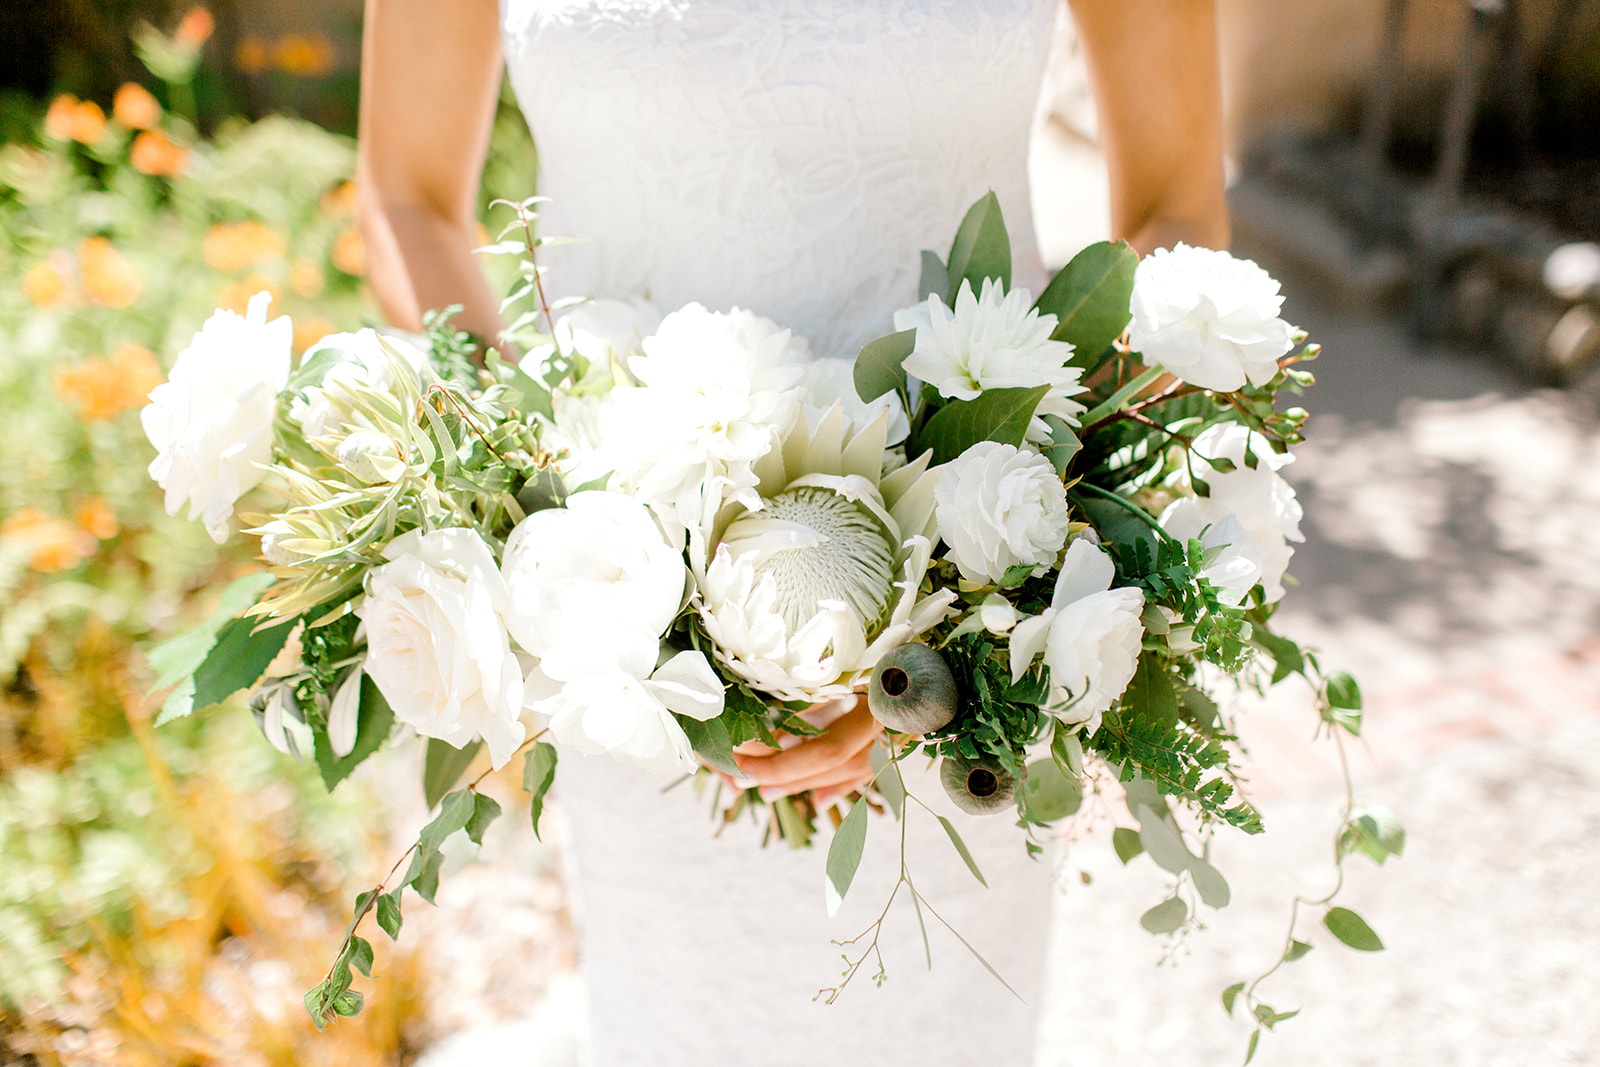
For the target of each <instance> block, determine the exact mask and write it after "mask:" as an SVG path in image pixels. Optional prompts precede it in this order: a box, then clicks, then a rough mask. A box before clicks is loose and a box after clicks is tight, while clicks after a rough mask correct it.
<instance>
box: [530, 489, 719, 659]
mask: <svg viewBox="0 0 1600 1067" xmlns="http://www.w3.org/2000/svg"><path fill="white" fill-rule="evenodd" d="M501 559H502V573H503V574H504V575H505V581H506V586H507V588H508V589H509V590H510V597H511V603H510V610H509V612H508V613H507V616H506V623H507V625H508V626H509V627H510V630H511V634H512V636H513V637H515V638H516V639H517V643H518V644H520V645H521V646H522V647H523V648H524V649H526V650H527V651H528V652H531V653H533V654H534V655H535V656H538V657H540V658H541V659H548V658H549V657H551V656H552V655H555V656H560V655H564V654H571V653H570V651H569V650H563V646H589V645H593V646H604V645H608V644H610V643H613V642H614V641H617V640H620V638H619V637H618V636H617V635H619V634H622V633H624V632H626V631H634V630H636V631H638V632H639V633H641V634H643V635H644V637H645V639H646V641H647V642H650V643H652V647H653V643H654V642H658V641H659V640H660V638H661V635H662V634H663V633H664V632H665V631H666V629H667V627H668V626H669V625H671V623H672V619H673V617H674V616H676V615H677V613H678V609H679V608H680V607H682V606H683V595H684V586H685V583H686V582H687V580H688V570H687V568H686V567H685V566H684V563H683V553H682V550H681V549H679V548H678V547H676V546H674V545H671V544H669V543H668V542H667V539H666V537H665V536H664V535H663V534H662V532H661V528H660V527H659V526H658V525H657V524H656V521H655V519H654V518H653V517H652V516H651V514H650V511H649V509H648V508H646V507H645V506H644V505H643V504H641V503H639V502H638V501H637V500H634V499H633V498H632V497H628V496H625V495H623V494H621V493H608V492H599V491H593V490H591V491H589V492H583V493H574V494H572V495H571V496H570V497H568V498H567V503H566V506H565V507H561V508H547V509H545V510H543V511H536V512H534V513H533V514H532V515H529V516H528V517H527V518H526V519H523V520H522V521H521V522H520V523H518V524H517V526H516V528H515V529H513V530H512V531H511V534H510V536H509V537H507V538H506V547H505V552H504V553H502V556H501ZM652 665H653V664H652ZM544 669H545V673H546V674H551V676H552V677H556V676H555V675H554V674H552V673H551V671H550V670H549V668H548V666H545V668H544ZM646 673H648V669H647V670H646Z"/></svg>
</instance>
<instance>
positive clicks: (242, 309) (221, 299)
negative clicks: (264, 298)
mask: <svg viewBox="0 0 1600 1067" xmlns="http://www.w3.org/2000/svg"><path fill="white" fill-rule="evenodd" d="M263 291H265V292H267V293H269V294H271V296H272V302H273V303H277V302H278V296H279V293H278V287H277V286H276V285H275V284H273V282H272V279H270V278H264V277H262V276H261V275H259V274H252V275H250V276H249V277H248V278H246V279H245V280H244V281H242V282H234V283H233V284H232V285H227V286H223V289H222V292H220V293H218V294H217V307H219V308H223V309H225V310H227V311H232V312H233V313H235V314H237V315H243V314H245V313H246V312H248V311H249V310H250V298H251V297H252V296H255V295H256V294H257V293H259V292H263Z"/></svg>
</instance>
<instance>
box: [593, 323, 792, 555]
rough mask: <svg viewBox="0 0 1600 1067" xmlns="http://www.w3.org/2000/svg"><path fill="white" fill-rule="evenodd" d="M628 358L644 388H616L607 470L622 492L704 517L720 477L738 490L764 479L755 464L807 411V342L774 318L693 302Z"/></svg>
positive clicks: (683, 518)
mask: <svg viewBox="0 0 1600 1067" xmlns="http://www.w3.org/2000/svg"><path fill="white" fill-rule="evenodd" d="M643 346H644V352H645V354H644V355H643V356H635V357H633V358H632V359H630V360H629V361H628V370H629V372H630V373H631V374H632V375H633V377H634V378H635V379H636V380H637V381H638V382H639V383H640V387H633V388H629V387H622V388H617V389H613V390H612V391H611V393H610V402H609V403H608V404H607V405H606V406H605V407H604V408H603V409H602V417H603V418H604V420H605V422H604V430H605V438H604V439H605V445H604V448H603V449H602V456H603V465H604V466H606V467H609V469H611V470H613V471H615V472H616V478H615V479H614V480H613V482H612V487H613V488H620V489H623V490H625V491H627V492H629V493H631V494H632V495H634V496H636V497H638V498H639V499H640V500H642V501H644V502H645V503H647V504H650V505H652V506H655V507H658V508H661V509H663V510H668V511H670V512H672V513H673V514H674V515H675V517H676V518H677V521H678V522H679V523H681V524H682V525H683V526H685V527H687V526H688V525H689V524H690V523H692V522H694V521H695V520H696V519H698V517H699V515H700V511H701V502H702V488H703V486H704V484H705V483H706V481H707V480H708V479H710V478H713V477H722V478H726V479H727V480H728V481H729V482H730V483H731V484H732V485H733V486H734V487H736V488H748V487H749V486H752V485H754V484H755V482H756V478H755V476H754V474H752V466H753V464H754V463H755V462H756V460H758V459H760V458H761V457H762V456H763V455H765V454H766V453H767V452H768V451H769V450H770V449H771V448H772V447H773V445H774V444H775V443H776V442H777V440H778V434H779V433H780V432H781V431H782V430H783V428H784V427H785V426H787V425H788V424H789V423H790V422H791V421H792V420H793V419H794V417H795V415H796V414H797V413H798V411H799V410H800V390H799V389H798V388H797V386H798V383H799V380H800V368H799V367H798V366H795V365H794V364H795V363H799V362H804V359H805V357H804V355H803V353H804V351H805V348H806V342H805V341H804V340H802V339H800V338H797V337H794V336H793V335H792V334H791V333H790V331H788V330H786V329H783V328H782V327H780V326H779V325H778V324H777V323H775V322H773V321H771V320H770V319H764V318H762V317H761V316H760V315H756V314H753V313H751V312H749V311H743V310H740V309H737V308H736V309H734V310H733V311H731V312H728V313H726V314H723V313H718V312H712V311H707V310H706V309H705V308H704V307H702V306H701V305H699V304H690V305H688V306H687V307H684V308H682V309H680V310H678V311H675V312H673V313H672V314H670V315H668V316H667V317H666V318H664V319H662V320H661V325H660V327H659V328H658V329H657V330H656V332H655V333H654V334H653V335H652V336H650V337H647V338H645V339H644V342H643Z"/></svg>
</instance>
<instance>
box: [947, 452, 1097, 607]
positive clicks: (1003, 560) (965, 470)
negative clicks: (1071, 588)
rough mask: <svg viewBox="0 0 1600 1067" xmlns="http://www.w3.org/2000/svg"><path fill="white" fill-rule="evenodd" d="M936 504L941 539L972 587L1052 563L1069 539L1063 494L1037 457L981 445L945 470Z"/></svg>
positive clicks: (1052, 472)
mask: <svg viewBox="0 0 1600 1067" xmlns="http://www.w3.org/2000/svg"><path fill="white" fill-rule="evenodd" d="M934 500H935V501H936V504H935V509H934V516H935V519H936V520H937V522H938V524H939V536H940V537H941V538H943V539H944V543H945V544H947V545H949V546H950V558H951V560H952V561H954V563H955V565H956V567H957V569H959V570H960V571H961V576H962V577H963V578H965V579H966V580H967V581H969V582H974V583H977V584H980V585H993V584H995V583H996V582H998V581H999V580H1000V578H1001V576H1003V575H1004V574H1005V572H1006V571H1007V570H1009V569H1010V568H1012V567H1015V566H1018V565H1023V564H1025V565H1027V566H1030V567H1042V566H1044V565H1046V564H1049V563H1052V562H1054V560H1055V558H1056V554H1057V553H1059V552H1060V551H1061V546H1062V544H1064V543H1065V542H1066V539H1067V491H1066V489H1065V488H1064V487H1063V486H1062V484H1061V478H1060V477H1059V476H1058V475H1057V474H1056V470H1055V467H1054V466H1052V465H1051V463H1050V461H1049V460H1047V459H1045V458H1044V457H1043V456H1041V455H1039V454H1038V453H1037V452H1024V451H1022V450H1021V449H1018V448H1016V447H1015V446H1013V445H1002V444H999V443H998V442H995V441H980V442H979V443H978V444H975V445H973V446H972V447H971V448H969V449H967V450H966V451H965V452H963V453H961V455H959V456H957V457H956V458H955V459H954V460H953V461H951V462H950V463H948V464H946V466H945V469H944V473H943V474H941V475H940V476H939V484H938V486H937V487H936V488H935V489H934Z"/></svg>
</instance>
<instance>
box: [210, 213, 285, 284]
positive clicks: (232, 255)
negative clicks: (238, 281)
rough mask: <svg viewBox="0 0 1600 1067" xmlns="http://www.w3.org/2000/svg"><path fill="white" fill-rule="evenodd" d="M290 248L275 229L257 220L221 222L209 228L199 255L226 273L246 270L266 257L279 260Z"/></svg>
mask: <svg viewBox="0 0 1600 1067" xmlns="http://www.w3.org/2000/svg"><path fill="white" fill-rule="evenodd" d="M286 251H287V248H286V247H285V246H284V242H283V238H282V237H280V236H278V233H277V231H276V230H274V229H273V228H272V227H270V226H268V225H267V224H266V223H264V222H260V221H258V220H256V219H246V220H245V221H244V222H219V223H216V224H215V225H213V226H212V227H211V228H210V229H209V230H207V231H206V239H205V243H204V244H203V245H201V248H200V254H201V255H202V256H204V257H205V261H206V263H207V264H209V265H210V266H211V267H212V268H213V269H214V270H219V271H221V272H222V273H224V274H232V273H233V272H234V271H240V270H244V269H245V268H246V267H249V266H253V265H254V264H257V263H260V262H261V261H263V260H267V259H280V258H282V257H283V254H284V253H285V252H286Z"/></svg>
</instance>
